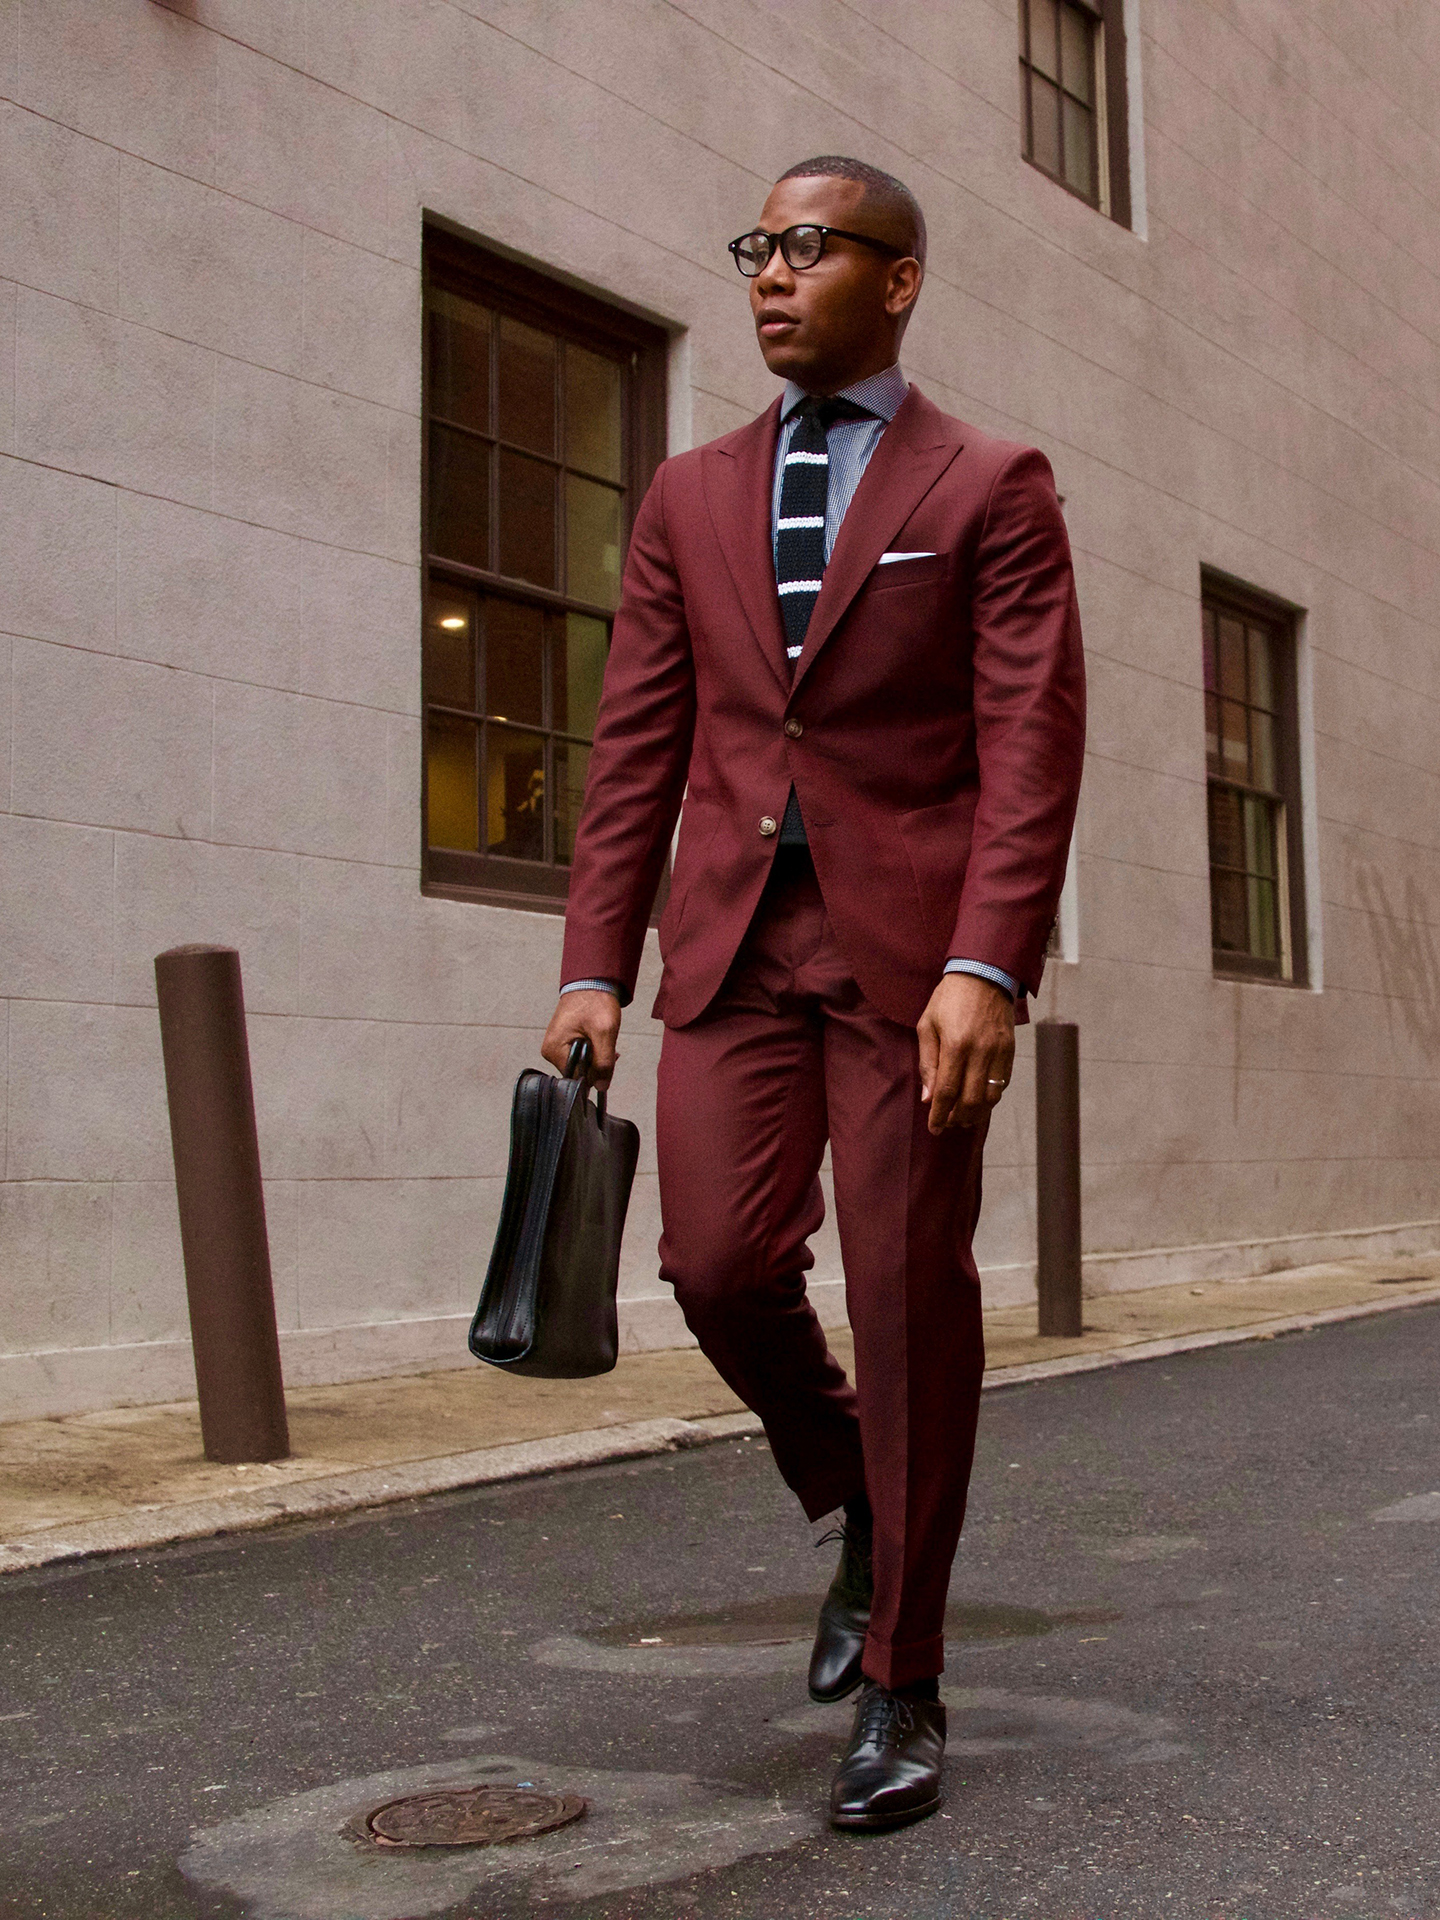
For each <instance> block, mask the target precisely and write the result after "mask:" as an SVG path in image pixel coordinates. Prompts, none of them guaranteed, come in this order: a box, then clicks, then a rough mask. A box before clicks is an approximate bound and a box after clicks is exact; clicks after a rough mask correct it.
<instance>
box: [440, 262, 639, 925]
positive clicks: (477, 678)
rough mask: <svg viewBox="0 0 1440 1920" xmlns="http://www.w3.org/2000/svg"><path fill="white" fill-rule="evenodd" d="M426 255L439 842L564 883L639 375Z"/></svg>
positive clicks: (595, 345) (622, 520) (613, 586)
mask: <svg viewBox="0 0 1440 1920" xmlns="http://www.w3.org/2000/svg"><path fill="white" fill-rule="evenodd" d="M430 248H431V242H430V241H429V240H427V250H429V249H430ZM429 257H430V259H431V261H432V262H434V261H435V260H436V259H437V257H439V258H440V259H441V261H442V264H440V265H438V266H434V265H432V267H431V268H430V269H428V270H429V271H431V272H434V273H435V274H436V275H437V276H438V278H439V281H440V284H436V283H435V282H434V281H432V282H431V283H430V284H429V285H428V286H427V292H426V310H427V311H426V329H425V343H426V388H425V390H426V396H427V405H428V408H429V418H428V422H427V434H428V469H427V495H428V513H427V527H426V548H427V554H428V560H429V567H430V576H429V579H428V581H427V588H426V598H425V613H424V641H423V681H424V697H425V701H426V703H427V706H426V734H425V740H426V746H425V752H426V769H427V776H426V794H427V816H426V843H427V845H428V846H429V847H430V848H433V849H436V850H438V851H440V852H442V853H446V854H449V853H459V854H464V853H473V854H475V855H476V856H477V858H481V859H483V858H484V857H487V856H493V857H495V858H497V859H503V860H505V861H521V862H527V863H531V864H533V865H537V866H542V865H543V866H551V867H553V866H555V865H557V864H558V865H561V866H564V865H566V864H568V862H569V861H570V859H571V858H572V855H573V851H574V836H575V828H576V824H577V822H578V818H579V812H580V807H581V802H582V800H583V796H584V787H585V776H586V772H587V769H588V766H589V758H590V742H591V741H592V739H593V737H594V732H595V727H596V723H597V715H598V711H599V706H600V693H601V686H602V682H603V679H604V671H605V660H606V657H607V653H608V649H609V644H610V626H611V622H610V619H609V617H608V616H609V614H610V613H611V612H612V611H613V610H614V609H615V608H616V607H617V606H618V604H619V599H620V580H621V568H622V562H623V557H624V543H625V530H626V523H627V522H626V514H627V486H626V478H627V475H628V472H629V462H630V460H631V459H632V454H633V449H632V446H631V442H630V439H629V435H630V432H631V427H630V424H629V413H628V411H627V409H629V407H630V405H631V392H632V382H633V379H634V377H635V368H636V367H637V365H638V362H637V359H636V354H635V352H634V351H633V350H632V349H631V347H629V346H628V345H625V346H622V345H619V344H617V345H616V346H615V348H614V351H609V350H607V347H606V336H605V334H604V331H603V329H601V328H599V327H596V328H594V329H591V327H590V326H589V324H588V322H587V323H585V324H584V325H582V324H581V322H580V320H578V319H577V320H576V322H575V325H574V328H573V331H574V332H575V333H582V332H583V333H584V334H585V336H586V337H585V338H584V339H579V338H574V337H571V332H572V330H571V328H570V327H569V325H568V324H564V325H561V324H551V322H550V321H549V319H548V318H547V317H546V316H548V313H549V311H550V309H549V306H548V302H547V303H545V304H537V307H536V309H535V311H534V312H533V313H532V314H530V315H528V316H527V317H523V318H522V317H521V315H520V314H518V313H516V312H514V311H510V310H507V309H508V306H509V301H510V294H509V293H506V294H505V295H503V296H501V297H499V298H497V301H496V304H495V305H494V306H487V305H486V304H485V303H484V300H483V298H477V297H472V296H470V295H467V294H466V293H464V292H462V291H460V290H459V288H460V287H461V286H464V285H468V284H469V276H468V275H467V274H465V273H464V272H462V271H461V270H460V269H459V268H458V267H457V266H455V265H454V263H453V259H451V258H450V256H449V255H448V251H447V249H435V250H434V251H433V252H430V254H429ZM445 262H448V263H445ZM452 273H453V275H454V278H455V280H456V282H457V283H458V284H457V286H456V287H451V286H449V285H446V284H444V282H445V281H446V280H447V279H448V278H449V277H450V276H451V275H452ZM623 337H625V336H623V335H622V338H623ZM657 343H658V336H657ZM646 377H647V379H648V377H649V376H648V375H647V376H646ZM427 871H428V872H429V873H430V874H431V875H432V877H438V878H440V879H441V880H442V881H443V882H444V883H445V884H454V883H457V882H459V883H462V884H464V883H466V882H465V878H464V876H465V874H466V870H465V869H464V868H463V867H460V866H456V865H447V864H445V863H444V862H443V861H442V862H432V863H430V864H429V866H428V869H427ZM477 878H479V876H478V875H477ZM497 884H499V885H500V886H501V887H502V888H503V887H505V886H508V885H509V884H511V883H510V882H509V880H508V878H507V879H504V880H502V881H500V882H499V883H497ZM519 884H520V885H521V886H522V889H523V890H531V889H533V890H536V891H559V890H562V888H555V887H551V886H550V885H549V884H548V883H545V884H543V885H540V886H536V884H535V882H534V881H533V880H532V879H526V880H523V881H522V882H520V883H519Z"/></svg>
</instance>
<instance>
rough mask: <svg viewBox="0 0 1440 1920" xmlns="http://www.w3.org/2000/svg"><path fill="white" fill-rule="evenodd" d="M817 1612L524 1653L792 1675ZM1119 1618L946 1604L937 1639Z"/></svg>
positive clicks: (603, 1637) (786, 1607) (779, 1612)
mask: <svg viewBox="0 0 1440 1920" xmlns="http://www.w3.org/2000/svg"><path fill="white" fill-rule="evenodd" d="M819 1611H820V1600H819V1597H818V1596H816V1595H813V1594H782V1595H776V1596H772V1597H769V1598H766V1599H762V1600H747V1601H742V1602H740V1603H739V1604H738V1605H736V1606H733V1607H725V1608H721V1609H719V1610H717V1611H715V1612H712V1613H684V1614H673V1615H667V1616H663V1617H656V1616H653V1615H652V1616H649V1617H647V1618H644V1619H638V1620H636V1619H632V1620H621V1621H612V1622H611V1623H609V1624H608V1625H606V1626H603V1627H599V1628H593V1629H591V1631H590V1632H588V1633H586V1634H584V1635H580V1634H573V1633H564V1634H556V1635H554V1636H552V1637H551V1638H550V1639H548V1640H542V1641H539V1642H538V1643H537V1644H536V1645H534V1646H532V1647H531V1649H530V1653H531V1657H532V1658H533V1659H535V1660H537V1661H539V1663H540V1664H541V1666H546V1667H564V1668H569V1669H570V1670H571V1671H572V1672H581V1673H625V1674H640V1675H653V1676H655V1677H656V1678H661V1679H664V1678H669V1679H675V1680H694V1679H702V1678H706V1677H709V1676H717V1677H722V1676H723V1677H731V1678H743V1677H748V1676H752V1675H761V1674H772V1673H789V1672H796V1671H799V1670H801V1669H803V1668H804V1666H805V1665H806V1664H807V1663H808V1661H809V1657H810V1645H811V1642H812V1640H813V1639H814V1634H815V1620H816V1616H817V1614H818V1613H819ZM1119 1617H1120V1616H1119V1615H1118V1614H1117V1613H1114V1612H1111V1611H1089V1612H1074V1613H1045V1612H1042V1611H1041V1610H1040V1608H1038V1607H1015V1606H1001V1605H993V1606H952V1607H950V1608H948V1609H947V1611H946V1614H945V1639H946V1641H947V1643H949V1644H952V1645H965V1644H969V1643H975V1642H982V1643H985V1642H990V1643H993V1642H995V1641H999V1640H1012V1639H1028V1638H1031V1637H1034V1636H1036V1635H1040V1634H1046V1633H1054V1632H1055V1631H1056V1630H1057V1629H1058V1628H1062V1627H1087V1626H1105V1625H1109V1624H1110V1623H1111V1622H1113V1621H1115V1620H1117V1619H1119Z"/></svg>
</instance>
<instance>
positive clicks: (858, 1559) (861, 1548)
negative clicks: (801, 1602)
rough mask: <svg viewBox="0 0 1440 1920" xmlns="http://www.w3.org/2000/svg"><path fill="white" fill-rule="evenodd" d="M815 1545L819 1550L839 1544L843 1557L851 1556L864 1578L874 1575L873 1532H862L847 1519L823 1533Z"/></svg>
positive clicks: (853, 1563) (856, 1570) (867, 1578)
mask: <svg viewBox="0 0 1440 1920" xmlns="http://www.w3.org/2000/svg"><path fill="white" fill-rule="evenodd" d="M815 1546H816V1549H817V1551H818V1550H819V1549H820V1548H821V1547H834V1546H838V1547H839V1548H840V1551H841V1555H842V1557H843V1556H845V1555H849V1556H850V1558H851V1561H852V1566H853V1570H854V1571H855V1572H857V1573H859V1574H860V1576H861V1577H862V1579H865V1580H869V1579H870V1578H871V1577H872V1574H873V1569H872V1565H871V1561H872V1557H873V1554H874V1535H873V1534H871V1533H861V1532H860V1531H859V1529H858V1528H856V1527H852V1526H851V1525H850V1524H849V1522H848V1521H846V1522H844V1523H842V1525H840V1526H838V1527H831V1529H830V1531H829V1532H828V1533H822V1534H821V1536H820V1538H819V1539H818V1540H817V1541H816V1542H815Z"/></svg>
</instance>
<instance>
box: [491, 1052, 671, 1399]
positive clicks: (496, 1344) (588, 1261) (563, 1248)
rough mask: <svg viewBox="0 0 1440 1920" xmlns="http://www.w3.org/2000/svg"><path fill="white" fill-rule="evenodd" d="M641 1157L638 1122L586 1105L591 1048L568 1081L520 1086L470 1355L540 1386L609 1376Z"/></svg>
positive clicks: (598, 1104) (535, 1075) (529, 1080)
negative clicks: (624, 1244)
mask: <svg viewBox="0 0 1440 1920" xmlns="http://www.w3.org/2000/svg"><path fill="white" fill-rule="evenodd" d="M639 1153H640V1130H639V1128H638V1127H637V1126H635V1124H634V1123H633V1121H630V1120H620V1119H617V1118H616V1116H615V1115H614V1114H611V1113H609V1112H607V1110H606V1104H605V1095H604V1094H603V1093H602V1094H599V1095H597V1096H596V1097H595V1099H593V1100H592V1099H591V1097H590V1043H589V1041H588V1040H577V1041H576V1042H575V1044H574V1046H572V1047H571V1049H570V1059H569V1066H568V1071H567V1073H566V1075H565V1078H564V1079H563V1080H557V1079H556V1078H555V1076H554V1075H553V1074H549V1073H542V1072H540V1071H539V1069H538V1068H527V1070H526V1071H525V1072H524V1073H522V1074H521V1075H520V1078H519V1079H518V1080H517V1081H516V1082H515V1099H514V1104H513V1106H512V1108H511V1112H510V1167H509V1171H508V1173H507V1175H506V1178H505V1199H504V1203H503V1205H502V1207H501V1210H500V1226H499V1229H498V1230H497V1232H496V1235H495V1250H494V1252H493V1253H492V1254H491V1256H490V1266H489V1269H488V1271H487V1272H486V1275H485V1285H484V1287H483V1288H482V1290H481V1293H480V1304H479V1306H478V1307H477V1308H476V1309H475V1318H474V1319H473V1320H472V1321H471V1323H470V1351H471V1352H472V1353H473V1354H474V1355H475V1356H476V1357H477V1358H478V1359H480V1360H488V1361H489V1363H490V1365H491V1366H492V1367H504V1368H506V1369H507V1370H508V1371H509V1372H511V1373H529V1374H535V1375H537V1376H538V1377H539V1378H541V1379H543V1380H579V1379H583V1378H584V1377H585V1376H586V1375H587V1374H592V1373H608V1372H609V1371H610V1369H611V1368H612V1367H613V1366H614V1365H615V1358H616V1354H617V1352H618V1350H619V1330H618V1327H617V1325H616V1318H615V1289H616V1286H617V1284H618V1281H619V1278H620V1236H621V1234H622V1233H623V1232H624V1229H625V1209H626V1208H627V1206H628V1205H629V1204H630V1187H631V1184H632V1182H633V1181H634V1178H635V1162H636V1160H637V1159H638V1157H639Z"/></svg>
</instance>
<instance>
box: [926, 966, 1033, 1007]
mask: <svg viewBox="0 0 1440 1920" xmlns="http://www.w3.org/2000/svg"><path fill="white" fill-rule="evenodd" d="M945 971H946V973H973V974H974V975H975V976H976V977H977V978H978V979H981V980H988V981H989V982H990V984H991V985H992V986H996V987H999V988H1001V989H1002V990H1003V991H1004V992H1005V993H1008V994H1009V996H1010V998H1011V999H1012V1000H1018V999H1020V997H1021V995H1022V994H1023V993H1024V991H1025V989H1024V988H1023V987H1022V986H1021V984H1020V982H1019V981H1018V980H1017V979H1016V978H1015V976H1014V974H1011V973H1006V971H1005V970H1004V968H1003V967H990V966H987V965H986V964H985V962H984V961H983V960H947V961H946V962H945Z"/></svg>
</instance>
